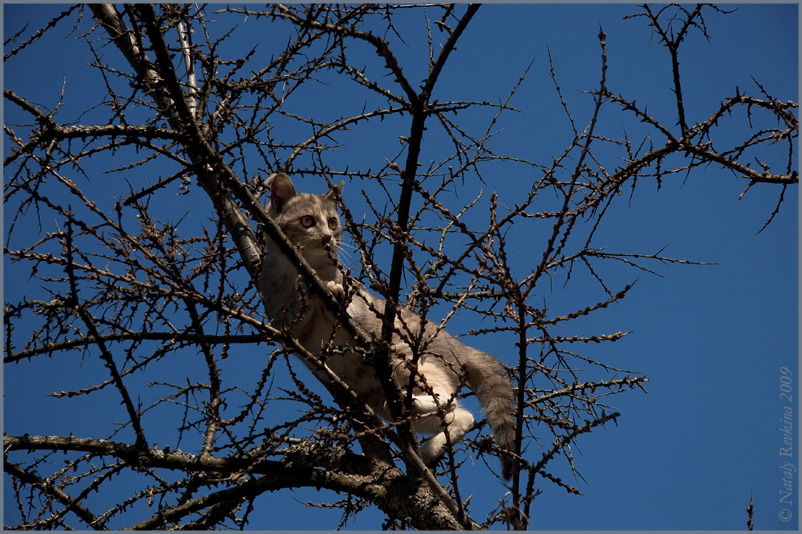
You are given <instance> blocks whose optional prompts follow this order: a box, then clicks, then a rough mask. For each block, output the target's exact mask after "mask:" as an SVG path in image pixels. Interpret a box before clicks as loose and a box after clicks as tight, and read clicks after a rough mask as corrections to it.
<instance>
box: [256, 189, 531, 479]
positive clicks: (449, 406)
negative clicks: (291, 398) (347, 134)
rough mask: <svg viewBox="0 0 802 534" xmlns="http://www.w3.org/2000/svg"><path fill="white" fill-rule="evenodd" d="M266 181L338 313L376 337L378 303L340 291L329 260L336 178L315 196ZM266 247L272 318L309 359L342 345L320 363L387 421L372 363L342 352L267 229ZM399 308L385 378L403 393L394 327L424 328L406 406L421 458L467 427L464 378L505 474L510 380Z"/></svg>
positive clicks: (327, 319) (338, 337)
mask: <svg viewBox="0 0 802 534" xmlns="http://www.w3.org/2000/svg"><path fill="white" fill-rule="evenodd" d="M267 186H268V187H269V189H270V202H269V203H268V205H267V212H268V214H269V215H270V217H271V218H272V219H273V220H274V221H275V222H276V223H277V224H278V226H279V227H280V228H281V229H282V231H283V232H284V234H285V235H286V236H287V238H288V239H289V240H290V241H291V242H292V243H293V244H294V245H295V246H296V248H297V249H298V250H300V252H301V255H302V256H303V257H304V259H305V260H306V261H307V262H308V263H309V265H310V266H311V267H312V269H313V270H314V271H315V272H316V274H317V276H318V277H319V278H320V279H321V280H322V281H323V282H324V283H325V284H326V286H327V288H328V289H329V291H331V293H332V295H334V296H335V298H337V299H338V300H339V301H340V302H342V303H343V304H345V303H346V301H348V302H347V309H346V310H347V313H348V314H349V315H350V316H351V318H352V319H353V321H354V322H355V323H356V324H358V325H360V326H361V327H362V329H363V330H365V331H366V332H368V333H369V334H370V335H372V336H374V338H375V339H378V338H379V337H380V335H381V330H382V316H383V314H384V305H385V302H384V301H383V300H381V299H379V298H377V297H375V296H373V295H371V294H370V293H369V292H368V291H366V290H365V289H364V288H363V287H362V286H361V285H358V284H356V285H355V287H354V288H353V294H352V295H346V291H345V290H344V288H343V278H344V277H343V270H342V267H341V266H340V263H339V260H338V259H337V250H338V248H339V246H340V244H341V241H342V231H343V230H342V225H341V223H340V218H339V215H338V213H337V203H336V199H337V197H338V196H339V195H340V192H341V190H342V186H343V183H342V182H341V183H340V184H339V185H337V186H336V187H335V188H334V189H332V190H331V191H329V192H327V193H325V194H322V195H314V194H310V193H297V192H296V191H295V187H294V186H293V184H292V181H291V180H290V178H289V177H288V176H287V175H286V174H284V173H276V174H273V175H272V176H271V177H270V178H269V179H268V182H267ZM264 243H265V251H264V257H263V261H262V268H261V270H260V272H259V274H258V280H257V281H258V287H259V290H260V293H261V296H262V299H263V301H264V303H265V308H266V311H267V315H268V317H269V318H270V320H271V324H272V325H274V326H276V327H279V328H290V329H291V332H292V335H293V337H295V338H296V339H297V340H298V341H299V342H300V344H301V345H302V346H303V347H304V348H305V349H306V350H308V351H309V352H311V353H312V354H314V355H315V356H320V355H321V354H322V353H323V352H324V348H325V347H327V346H331V347H344V348H345V349H346V350H339V351H338V350H332V351H329V352H326V353H325V362H326V364H327V365H328V366H329V368H330V369H331V370H332V371H333V372H334V373H335V374H336V375H337V376H338V377H339V378H340V379H342V380H343V381H344V382H345V383H346V384H348V385H349V386H350V387H351V389H353V390H354V391H355V392H356V393H357V395H359V397H360V398H361V399H363V400H364V401H365V402H366V403H367V404H368V405H369V406H370V407H371V408H372V409H373V410H374V411H375V412H376V413H377V414H379V415H381V416H382V417H384V418H385V419H387V420H391V417H390V413H389V410H388V407H387V403H386V401H385V395H384V389H383V388H382V385H381V383H380V382H379V380H378V379H377V378H376V374H375V372H374V371H373V368H372V367H370V366H369V364H367V363H366V362H365V361H364V358H363V357H362V356H361V355H360V354H359V353H357V352H354V351H349V350H347V347H349V346H351V347H353V346H354V344H355V342H354V339H353V338H352V337H351V336H350V335H348V333H347V332H346V331H345V329H344V328H342V327H340V328H337V329H336V331H335V317H334V315H333V314H331V313H330V312H329V311H328V309H327V308H326V307H325V306H324V305H323V302H322V301H320V300H319V299H318V300H317V301H316V300H315V299H314V298H312V297H311V293H310V292H309V291H308V289H306V286H305V284H304V283H303V281H302V278H301V277H300V275H299V272H298V270H297V269H296V268H295V267H294V266H293V264H292V263H291V262H290V260H289V259H287V258H286V257H285V256H284V255H283V254H282V253H281V252H280V251H279V250H278V247H277V245H276V244H275V242H273V240H272V239H271V238H270V237H269V236H267V235H265V241H264ZM349 298H350V300H348V299H349ZM399 313H400V315H399V316H397V317H396V328H397V332H396V334H395V335H394V338H393V345H392V350H391V359H392V365H393V378H394V379H395V381H396V383H397V385H398V386H399V388H400V389H401V391H404V392H405V391H406V390H407V389H406V388H407V387H408V385H409V379H410V375H411V372H410V370H409V369H408V366H407V365H404V364H405V362H409V361H410V360H411V359H412V357H413V356H412V354H413V352H412V349H411V348H410V346H409V344H408V343H406V342H404V341H403V340H402V338H401V336H399V335H398V332H410V333H411V334H408V335H407V336H404V337H405V338H406V339H412V338H415V337H416V336H417V335H418V334H420V330H421V328H423V334H424V335H423V336H421V337H420V339H422V340H423V341H422V344H421V346H423V347H424V352H423V354H422V356H421V357H420V358H419V361H418V365H417V372H416V375H415V376H416V382H415V387H414V389H413V399H412V409H411V411H412V416H413V428H414V429H415V431H416V432H419V433H422V434H431V437H430V438H429V439H428V440H427V441H426V442H425V443H424V445H423V446H422V447H421V457H422V459H423V461H424V463H425V464H427V465H431V464H432V463H434V462H435V461H436V460H437V459H438V458H440V457H441V456H442V455H443V454H444V453H445V451H446V448H447V443H448V440H449V439H450V441H451V443H452V444H456V443H457V442H458V441H460V440H461V439H462V438H463V437H464V436H465V434H466V433H467V432H468V431H469V430H471V428H473V425H474V418H473V415H472V414H471V413H470V412H469V411H468V410H465V409H464V408H462V407H460V406H459V403H458V399H457V394H458V391H459V388H460V387H461V385H462V384H463V383H465V382H466V381H467V383H468V385H469V386H470V388H471V389H472V390H473V391H474V392H475V393H476V396H477V397H478V398H479V403H480V404H481V406H482V409H483V410H484V412H485V415H486V416H487V420H488V422H489V423H490V426H491V428H492V429H493V432H494V434H495V437H496V442H497V443H498V445H499V447H500V449H501V450H502V454H501V461H502V475H503V476H504V478H505V479H507V480H509V479H510V478H511V476H512V472H513V469H514V468H515V461H514V459H513V456H511V455H510V454H509V453H510V452H511V451H513V450H514V442H515V401H514V398H513V388H512V383H511V382H510V380H509V378H508V377H507V375H506V372H505V370H504V368H503V367H502V365H501V364H500V363H499V361H498V360H497V359H496V358H495V357H493V356H491V355H489V354H486V353H484V352H481V351H479V350H476V349H473V348H471V347H468V346H466V345H464V344H462V343H460V342H459V341H457V340H456V339H454V338H453V337H451V336H450V335H449V334H447V333H446V332H445V331H444V330H442V329H439V327H437V326H436V325H435V324H434V323H432V322H430V321H427V320H422V319H421V318H420V317H419V316H418V315H417V314H415V313H413V312H412V311H409V310H406V309H401V310H400V312H399ZM308 365H309V364H308ZM310 368H312V366H311V365H310ZM312 371H313V372H315V371H316V369H314V368H313V369H312ZM318 376H320V375H318ZM443 414H445V415H444V416H443ZM446 429H447V432H448V437H447V436H446ZM505 451H506V452H505Z"/></svg>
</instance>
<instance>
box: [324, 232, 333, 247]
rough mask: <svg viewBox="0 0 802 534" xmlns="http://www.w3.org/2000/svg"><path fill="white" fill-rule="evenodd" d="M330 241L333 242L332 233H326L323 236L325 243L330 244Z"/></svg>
mask: <svg viewBox="0 0 802 534" xmlns="http://www.w3.org/2000/svg"><path fill="white" fill-rule="evenodd" d="M329 243H331V235H330V234H326V235H324V236H323V244H324V245H328V244H329Z"/></svg>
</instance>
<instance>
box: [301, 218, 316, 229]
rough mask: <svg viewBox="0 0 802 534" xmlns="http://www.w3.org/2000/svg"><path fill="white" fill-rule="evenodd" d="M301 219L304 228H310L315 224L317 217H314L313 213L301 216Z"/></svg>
mask: <svg viewBox="0 0 802 534" xmlns="http://www.w3.org/2000/svg"><path fill="white" fill-rule="evenodd" d="M300 221H301V225H302V226H303V227H304V228H309V227H310V226H312V225H313V224H315V218H314V217H312V216H311V215H304V216H303V217H301V218H300Z"/></svg>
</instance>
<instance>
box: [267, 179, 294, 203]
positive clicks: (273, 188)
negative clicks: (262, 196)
mask: <svg viewBox="0 0 802 534" xmlns="http://www.w3.org/2000/svg"><path fill="white" fill-rule="evenodd" d="M268 181H269V182H270V202H271V203H272V204H274V205H275V207H276V209H277V210H278V211H281V209H282V208H283V207H284V204H286V203H287V201H288V200H289V199H291V198H292V197H294V196H295V195H296V194H297V193H296V192H295V187H294V186H293V185H292V180H290V177H289V176H287V175H286V174H284V173H283V172H278V173H275V174H273V175H272V176H271V177H270V178H268Z"/></svg>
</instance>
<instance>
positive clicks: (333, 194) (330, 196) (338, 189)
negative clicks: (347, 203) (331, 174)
mask: <svg viewBox="0 0 802 534" xmlns="http://www.w3.org/2000/svg"><path fill="white" fill-rule="evenodd" d="M344 183H345V180H343V181H341V182H340V183H339V184H337V185H335V186H334V187H332V188H331V191H329V192H328V193H326V194H325V195H323V198H325V199H326V200H331V201H336V200H337V199H338V198H340V197H341V196H342V192H343V184H344Z"/></svg>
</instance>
